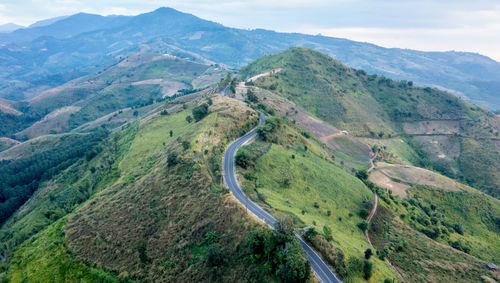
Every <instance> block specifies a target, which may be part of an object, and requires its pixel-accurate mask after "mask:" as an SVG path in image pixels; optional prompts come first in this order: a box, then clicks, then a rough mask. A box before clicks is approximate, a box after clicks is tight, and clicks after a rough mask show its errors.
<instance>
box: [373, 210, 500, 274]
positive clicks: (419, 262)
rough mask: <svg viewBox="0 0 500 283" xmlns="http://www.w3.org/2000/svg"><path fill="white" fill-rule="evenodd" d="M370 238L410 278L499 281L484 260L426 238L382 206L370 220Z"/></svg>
mask: <svg viewBox="0 0 500 283" xmlns="http://www.w3.org/2000/svg"><path fill="white" fill-rule="evenodd" d="M370 237H371V239H372V242H373V244H374V245H375V246H376V247H377V249H378V250H383V249H384V247H385V249H386V250H387V251H388V257H389V259H390V260H391V262H392V263H393V264H395V265H397V266H398V268H399V270H400V272H401V273H402V274H403V277H404V278H405V279H407V280H409V281H413V282H449V281H451V280H452V281H454V282H478V281H480V280H481V279H483V280H482V281H484V282H495V280H497V281H498V280H500V276H499V275H498V272H496V273H495V272H490V271H488V270H487V269H486V268H485V262H483V261H480V260H478V259H476V258H474V257H472V256H469V255H467V254H465V253H462V252H459V251H457V250H455V249H453V248H451V247H449V246H446V245H441V244H438V243H436V242H434V241H429V239H428V238H427V237H425V236H424V235H423V234H421V233H418V232H416V231H415V230H413V229H412V228H411V227H409V226H408V225H407V224H406V223H404V222H402V221H401V220H399V218H398V217H394V215H393V214H392V213H391V212H390V210H388V209H387V208H385V207H383V206H382V207H380V209H379V212H377V214H376V215H375V217H374V219H373V224H372V226H371V231H370ZM480 278H481V279H480Z"/></svg>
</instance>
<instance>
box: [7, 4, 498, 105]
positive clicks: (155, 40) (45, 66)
mask: <svg viewBox="0 0 500 283" xmlns="http://www.w3.org/2000/svg"><path fill="white" fill-rule="evenodd" d="M294 46H303V47H309V48H313V49H315V50H318V51H321V52H324V53H326V54H328V55H330V56H332V57H334V58H335V59H338V60H340V61H341V62H343V63H345V64H347V65H348V66H350V67H352V68H357V69H364V70H366V71H368V72H369V73H376V74H379V75H384V76H387V77H390V78H394V79H404V80H409V81H410V80H411V81H414V82H415V83H416V84H419V85H427V86H433V87H437V88H440V89H445V90H448V91H450V92H452V93H454V94H455V95H458V96H460V97H463V98H465V99H466V100H468V101H470V102H472V103H475V104H477V105H479V106H483V107H487V108H489V109H492V110H500V95H499V93H500V63H499V62H496V61H495V60H492V59H490V58H488V57H486V56H483V55H480V54H475V53H466V52H455V51H450V52H423V51H415V50H407V49H398V48H383V47H380V46H376V45H373V44H369V43H361V42H356V41H351V40H347V39H341V38H333V37H325V36H313V35H306V34H299V33H278V32H274V31H269V30H262V29H257V30H243V29H236V28H229V27H225V26H223V25H221V24H218V23H214V22H211V21H206V20H203V19H200V18H198V17H196V16H193V15H191V14H186V13H182V12H179V11H177V10H174V9H171V8H160V9H158V10H155V11H153V12H150V13H145V14H141V15H138V16H134V17H129V16H107V17H104V16H99V15H91V14H84V13H80V14H76V15H73V16H69V17H65V18H62V19H60V20H56V21H55V22H53V23H50V24H48V25H42V26H40V25H37V26H32V27H29V28H26V29H20V30H16V31H14V32H11V33H7V34H0V88H2V89H0V97H2V98H6V99H10V100H22V99H26V98H29V97H31V96H33V95H36V94H37V93H38V91H40V90H45V89H48V88H50V87H54V86H57V85H59V84H61V83H64V82H66V81H68V80H71V79H73V78H75V77H78V76H81V75H83V74H87V73H90V72H93V71H96V70H99V69H102V68H104V67H107V66H109V65H110V64H112V63H115V62H116V61H118V60H120V58H124V57H127V56H130V55H133V54H136V53H140V52H145V51H146V52H153V53H170V54H173V55H176V56H179V57H183V58H189V59H191V60H197V61H200V62H204V63H220V64H224V65H226V66H229V67H232V68H240V67H243V66H245V65H246V64H248V63H249V62H251V61H252V60H254V59H256V58H258V57H260V56H263V55H266V54H270V53H275V52H278V51H282V50H285V49H287V48H290V47H294Z"/></svg>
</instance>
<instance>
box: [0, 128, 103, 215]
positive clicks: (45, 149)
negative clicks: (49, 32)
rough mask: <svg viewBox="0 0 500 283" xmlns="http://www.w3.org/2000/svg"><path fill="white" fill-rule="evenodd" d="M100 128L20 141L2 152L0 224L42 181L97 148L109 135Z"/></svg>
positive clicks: (0, 158) (0, 163)
mask: <svg viewBox="0 0 500 283" xmlns="http://www.w3.org/2000/svg"><path fill="white" fill-rule="evenodd" d="M107 134H108V133H107V131H105V130H102V129H98V130H95V131H93V132H91V133H86V134H65V135H60V136H54V137H49V138H45V139H39V140H37V141H35V142H32V143H28V144H19V145H17V146H16V147H14V148H11V149H10V150H7V151H6V152H4V153H2V154H1V155H0V225H2V224H3V223H4V222H5V220H6V219H8V218H9V217H10V216H11V215H12V213H14V212H15V211H16V210H17V209H18V208H19V207H20V206H21V205H23V203H24V202H25V201H27V200H28V199H29V198H30V197H31V195H32V194H33V193H34V192H35V191H36V190H37V189H38V187H39V186H40V184H41V183H43V182H46V181H48V180H50V179H52V178H53V177H54V176H55V175H56V174H58V173H59V172H61V171H63V170H65V169H66V168H67V167H69V166H71V165H72V164H73V163H75V162H76V161H77V160H78V159H80V158H81V157H83V156H91V155H92V154H93V153H94V152H95V151H97V150H98V149H97V144H98V143H99V142H100V141H101V140H103V139H104V138H105V137H106V136H107Z"/></svg>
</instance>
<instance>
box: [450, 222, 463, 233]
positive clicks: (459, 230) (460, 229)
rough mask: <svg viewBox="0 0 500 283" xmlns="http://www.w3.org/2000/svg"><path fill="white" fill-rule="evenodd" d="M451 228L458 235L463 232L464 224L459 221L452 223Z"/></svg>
mask: <svg viewBox="0 0 500 283" xmlns="http://www.w3.org/2000/svg"><path fill="white" fill-rule="evenodd" d="M453 229H454V230H455V231H456V232H457V233H458V234H460V235H463V234H464V225H462V224H461V223H455V225H453Z"/></svg>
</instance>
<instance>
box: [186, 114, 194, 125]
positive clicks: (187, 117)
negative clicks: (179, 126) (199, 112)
mask: <svg viewBox="0 0 500 283" xmlns="http://www.w3.org/2000/svg"><path fill="white" fill-rule="evenodd" d="M186 121H187V122H188V123H191V122H193V117H191V115H188V116H186Z"/></svg>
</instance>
